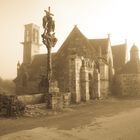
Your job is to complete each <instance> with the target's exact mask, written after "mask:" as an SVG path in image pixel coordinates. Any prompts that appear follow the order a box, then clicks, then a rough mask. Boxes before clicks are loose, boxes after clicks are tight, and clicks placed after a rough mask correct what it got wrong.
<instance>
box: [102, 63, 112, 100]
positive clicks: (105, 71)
mask: <svg viewBox="0 0 140 140" xmlns="http://www.w3.org/2000/svg"><path fill="white" fill-rule="evenodd" d="M100 87H101V89H100V90H101V97H107V95H108V94H109V91H110V89H109V66H108V65H107V64H105V63H101V64H100Z"/></svg>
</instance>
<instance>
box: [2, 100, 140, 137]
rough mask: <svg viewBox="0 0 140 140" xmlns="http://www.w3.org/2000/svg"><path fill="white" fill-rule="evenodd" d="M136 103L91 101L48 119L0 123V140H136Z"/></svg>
mask: <svg viewBox="0 0 140 140" xmlns="http://www.w3.org/2000/svg"><path fill="white" fill-rule="evenodd" d="M139 132H140V100H107V101H94V102H89V103H87V104H81V105H76V106H73V107H71V108H69V109H67V110H65V111H64V112H63V113H60V114H58V115H56V116H53V117H52V116H51V117H39V118H19V119H0V135H1V137H0V140H19V139H20V140H38V139H40V140H46V139H48V140H132V139H133V140H140V133H139Z"/></svg>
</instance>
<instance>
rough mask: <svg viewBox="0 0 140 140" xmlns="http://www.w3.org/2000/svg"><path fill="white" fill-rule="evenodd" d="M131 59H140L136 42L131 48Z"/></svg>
mask: <svg viewBox="0 0 140 140" xmlns="http://www.w3.org/2000/svg"><path fill="white" fill-rule="evenodd" d="M130 60H131V61H136V60H139V50H138V47H137V46H136V45H135V44H133V46H132V47H131V50H130Z"/></svg>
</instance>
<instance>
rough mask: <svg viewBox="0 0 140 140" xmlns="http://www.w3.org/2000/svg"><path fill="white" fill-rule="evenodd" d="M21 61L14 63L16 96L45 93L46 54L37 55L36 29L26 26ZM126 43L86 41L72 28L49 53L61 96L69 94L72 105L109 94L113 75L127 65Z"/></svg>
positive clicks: (38, 45)
mask: <svg viewBox="0 0 140 140" xmlns="http://www.w3.org/2000/svg"><path fill="white" fill-rule="evenodd" d="M22 44H23V62H22V63H21V64H20V63H18V64H17V77H16V78H15V80H14V82H15V84H16V93H17V94H18V95H23V94H37V93H43V92H45V88H44V87H45V85H43V84H42V81H43V80H44V81H45V75H46V71H47V67H46V64H47V54H39V47H40V44H39V27H38V26H37V25H35V24H27V25H25V32H24V42H23V43H22ZM127 60H128V59H127V43H126V42H125V43H124V44H119V45H115V46H111V41H110V37H109V36H108V37H107V38H101V39H88V38H86V37H85V36H84V35H83V34H82V33H81V31H80V30H79V29H78V27H77V26H74V28H73V30H72V31H71V33H70V34H69V35H68V37H67V39H66V40H65V41H64V43H63V44H62V46H61V47H60V49H59V50H58V51H57V52H56V53H52V69H53V76H54V78H55V79H56V80H57V82H58V87H59V89H60V93H62V94H63V93H66V92H70V93H71V100H72V102H74V103H79V102H81V101H88V100H90V99H95V98H104V97H107V96H108V95H109V94H111V86H112V81H113V77H114V74H115V73H117V72H118V71H119V70H120V69H121V68H122V66H123V65H124V64H125V63H126V62H127Z"/></svg>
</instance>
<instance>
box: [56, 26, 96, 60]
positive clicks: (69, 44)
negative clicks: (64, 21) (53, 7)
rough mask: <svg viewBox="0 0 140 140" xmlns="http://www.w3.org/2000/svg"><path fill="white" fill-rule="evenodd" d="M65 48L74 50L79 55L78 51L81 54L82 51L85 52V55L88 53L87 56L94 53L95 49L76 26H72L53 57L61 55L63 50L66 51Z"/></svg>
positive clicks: (91, 55)
mask: <svg viewBox="0 0 140 140" xmlns="http://www.w3.org/2000/svg"><path fill="white" fill-rule="evenodd" d="M66 50H67V51H69V50H75V51H76V52H75V53H77V55H80V53H81V55H82V53H83V52H84V53H86V54H85V55H86V56H87V55H88V56H89V57H93V56H94V55H95V54H96V50H95V49H94V48H93V47H92V45H91V43H90V42H89V40H88V39H87V38H86V37H85V36H84V35H83V34H82V33H81V31H80V30H79V29H78V27H77V26H75V27H74V28H73V30H72V31H71V33H70V34H69V36H68V37H67V39H66V40H65V42H64V43H63V44H62V46H61V47H60V49H59V50H58V52H57V55H56V57H55V58H58V57H59V56H61V54H62V53H63V52H64V51H65V52H66ZM85 50H86V51H85ZM84 53H83V54H84Z"/></svg>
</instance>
